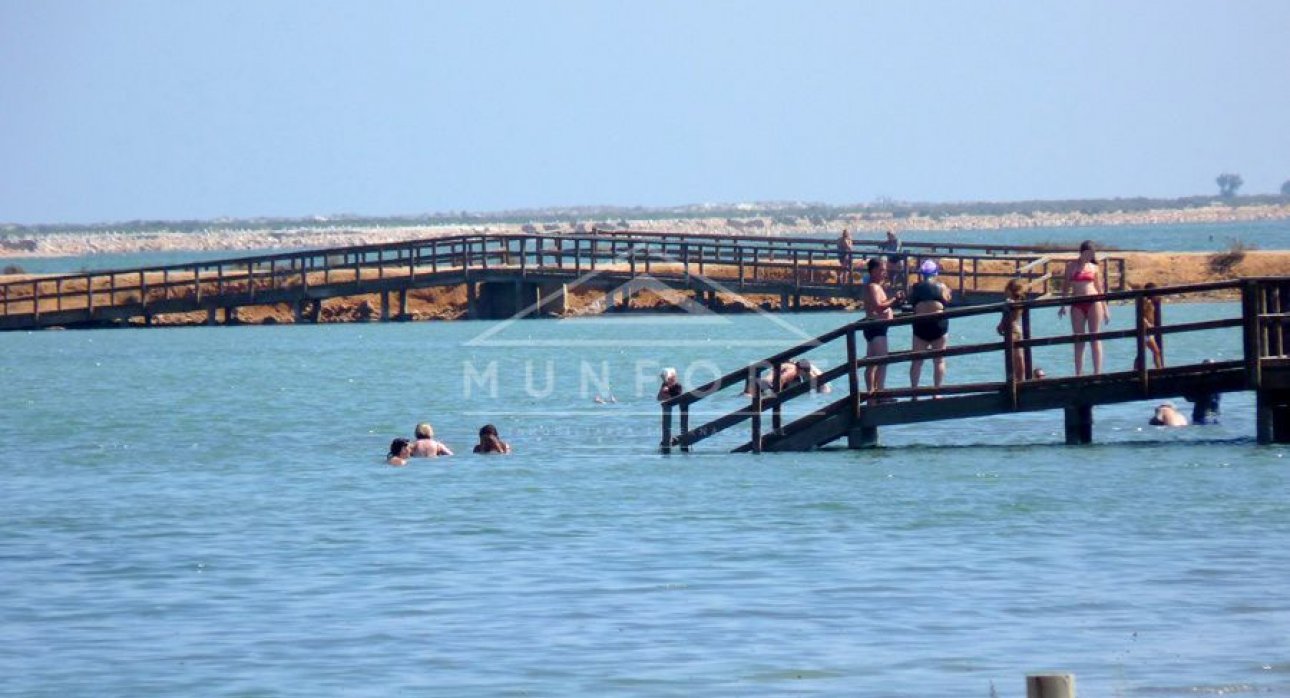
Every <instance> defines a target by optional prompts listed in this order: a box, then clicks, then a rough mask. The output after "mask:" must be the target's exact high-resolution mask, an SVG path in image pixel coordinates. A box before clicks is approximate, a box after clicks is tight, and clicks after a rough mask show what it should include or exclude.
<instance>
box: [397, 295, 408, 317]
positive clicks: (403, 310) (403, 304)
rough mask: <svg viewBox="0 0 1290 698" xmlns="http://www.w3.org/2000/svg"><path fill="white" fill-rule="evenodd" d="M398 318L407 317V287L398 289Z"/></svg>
mask: <svg viewBox="0 0 1290 698" xmlns="http://www.w3.org/2000/svg"><path fill="white" fill-rule="evenodd" d="M399 319H400V320H407V319H408V289H406V288H401V289H399Z"/></svg>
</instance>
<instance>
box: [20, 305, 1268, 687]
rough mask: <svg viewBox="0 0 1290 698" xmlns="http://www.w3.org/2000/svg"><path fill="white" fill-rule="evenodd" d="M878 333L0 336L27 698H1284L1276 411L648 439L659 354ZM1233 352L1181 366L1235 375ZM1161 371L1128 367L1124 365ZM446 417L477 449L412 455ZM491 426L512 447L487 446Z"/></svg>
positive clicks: (822, 356)
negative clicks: (777, 447) (801, 447)
mask: <svg viewBox="0 0 1290 698" xmlns="http://www.w3.org/2000/svg"><path fill="white" fill-rule="evenodd" d="M1112 314H1113V317H1112V324H1111V329H1115V328H1117V327H1127V326H1129V323H1130V322H1131V320H1130V312H1129V309H1128V308H1127V307H1121V306H1117V307H1113V308H1112ZM1236 314H1239V309H1237V308H1236V307H1235V306H1234V305H1232V304H1204V305H1169V306H1166V308H1165V317H1166V320H1167V321H1169V322H1183V321H1192V320H1204V319H1211V318H1218V317H1233V316H1235V315H1236ZM852 319H854V316H850V315H845V314H841V313H827V314H803V315H773V316H770V315H767V316H763V315H747V316H687V317H680V316H625V317H615V318H588V319H575V320H562V321H554V320H546V321H543V320H528V321H518V322H501V323H496V322H457V323H439V322H428V323H411V324H397V323H391V324H366V325H363V324H354V325H326V326H276V327H264V326H255V327H250V326H247V327H190V328H166V329H152V330H146V329H120V330H95V331H64V332H57V331H45V332H34V333H7V334H0V389H2V390H3V399H2V400H0V511H2V512H3V518H2V519H0V588H2V589H3V590H4V594H3V602H2V603H0V694H3V695H15V696H17V695H20V696H65V695H103V696H139V695H211V696H317V695H371V696H386V695H393V694H406V695H442V696H512V695H513V696H520V695H532V696H568V695H586V696H602V695H623V696H693V695H703V696H749V695H785V694H791V695H838V696H857V695H864V696H949V695H954V696H981V697H982V698H987V697H988V696H991V695H998V696H1005V697H1006V696H1022V695H1024V693H1025V689H1024V677H1025V675H1026V674H1027V673H1033V672H1049V671H1054V672H1070V673H1074V674H1075V675H1076V677H1077V683H1078V688H1079V692H1080V695H1082V696H1153V697H1154V696H1195V695H1229V694H1246V693H1248V694H1257V695H1275V696H1290V584H1287V578H1288V577H1290V500H1288V499H1287V491H1288V487H1287V485H1290V457H1288V455H1287V454H1288V453H1290V449H1288V448H1287V447H1285V446H1258V445H1256V444H1255V443H1254V441H1253V438H1252V437H1253V434H1254V420H1253V398H1252V396H1250V395H1249V394H1248V393H1236V394H1229V395H1227V396H1225V397H1224V399H1223V415H1222V420H1223V421H1222V424H1221V425H1218V426H1203V427H1187V428H1181V429H1179V428H1175V429H1167V428H1159V427H1150V426H1147V423H1146V422H1147V419H1148V418H1149V417H1150V415H1151V412H1152V407H1153V406H1154V404H1153V403H1131V404H1124V405H1115V406H1105V407H1098V408H1096V409H1095V419H1096V424H1095V426H1094V438H1095V441H1096V443H1095V444H1094V445H1091V446H1083V447H1067V446H1064V445H1062V441H1063V432H1062V414H1061V412H1060V411H1056V412H1041V413H1030V414H1020V415H1007V416H1001V417H996V418H986V419H974V420H967V421H959V422H947V423H933V424H922V425H913V426H905V427H889V428H883V429H882V430H881V432H880V438H881V443H882V446H881V447H880V448H876V449H872V450H866V451H849V450H846V449H842V448H834V449H827V450H823V451H817V452H812V453H794V454H764V455H761V456H753V455H737V454H731V453H729V452H728V451H729V449H730V448H732V447H734V446H736V445H738V444H739V443H741V442H742V441H745V440H746V439H747V438H748V431H747V424H746V423H745V424H744V425H742V426H741V427H737V428H735V429H732V430H731V431H730V432H727V433H725V434H722V435H720V436H718V437H714V438H712V439H710V440H707V441H704V442H701V443H700V444H698V445H697V446H696V448H695V451H694V452H693V453H688V454H682V453H673V454H671V455H662V454H660V453H659V452H658V449H657V446H656V444H657V443H658V439H659V409H658V406H657V403H656V402H655V401H654V391H655V390H656V388H657V372H658V371H659V370H660V369H661V367H663V366H672V367H675V368H677V369H678V371H679V372H680V373H681V374H682V377H683V380H685V381H686V383H687V385H689V386H694V385H697V384H700V383H702V382H704V381H706V380H708V379H710V378H711V377H712V376H714V375H716V374H717V373H724V372H726V371H733V370H736V369H738V368H739V367H740V366H741V365H742V364H743V363H745V362H748V361H753V360H756V359H759V358H761V357H764V356H768V355H770V354H772V353H774V352H776V351H779V350H781V349H784V348H786V347H788V346H791V345H792V344H794V343H795V342H796V341H798V340H800V339H801V338H803V337H809V336H813V335H815V334H818V333H820V332H823V331H826V330H828V329H830V328H832V327H835V326H837V325H839V324H841V323H843V322H846V321H848V320H852ZM995 320H996V318H994V317H978V318H973V319H961V320H956V321H955V322H954V323H953V324H952V327H951V342H952V343H954V344H968V343H973V342H982V341H990V340H992V339H994V338H996V337H997V335H994V333H993V328H994V324H995ZM1035 326H1036V332H1037V334H1054V333H1058V332H1061V331H1063V328H1064V327H1068V325H1065V324H1064V323H1063V322H1062V321H1059V320H1058V319H1057V318H1056V317H1055V311H1048V312H1042V313H1036V317H1035ZM1238 333H1239V330H1236V329H1233V330H1226V331H1214V332H1207V333H1204V334H1203V335H1197V336H1193V337H1188V336H1177V335H1171V336H1170V337H1169V338H1168V340H1167V342H1166V356H1167V359H1168V360H1169V361H1170V362H1171V363H1182V362H1190V361H1197V360H1199V359H1201V358H1204V357H1207V356H1208V357H1213V358H1216V359H1233V358H1237V357H1239V355H1240V342H1239V337H1238V336H1237V335H1238ZM891 336H892V344H893V346H894V347H897V348H899V347H902V346H904V345H905V343H906V342H907V341H908V330H907V329H904V328H897V329H893V330H892V333H891ZM1070 352H1071V350H1070V347H1069V346H1067V347H1057V348H1053V349H1045V350H1040V351H1037V352H1036V354H1037V359H1036V363H1038V364H1040V365H1042V366H1043V367H1044V368H1045V370H1047V371H1048V372H1049V373H1050V374H1051V375H1059V374H1063V373H1069V372H1070V370H1071V356H1070ZM807 356H809V357H811V358H813V359H814V360H816V361H817V362H818V363H819V364H820V365H821V366H823V367H825V368H827V367H829V366H832V365H836V363H837V362H838V361H840V360H842V358H843V356H844V355H843V354H842V350H841V348H840V347H835V346H833V345H829V346H828V347H824V348H821V349H817V350H815V351H813V352H810V353H808V354H807ZM1132 358H1133V348H1132V343H1131V342H1129V341H1124V342H1114V343H1109V344H1108V346H1107V368H1108V370H1124V369H1127V368H1128V367H1129V365H1130V364H1131V363H1132ZM1002 373H1003V370H1002V365H1001V358H1000V357H998V356H977V357H954V358H951V359H950V362H949V380H950V381H951V382H954V381H976V380H998V379H999V377H1001V376H1002ZM924 374H925V378H924V383H926V382H927V381H929V380H930V374H931V367H930V366H928V367H926V368H925V370H924ZM888 382H889V384H890V385H893V386H900V385H906V384H907V383H908V373H907V371H905V370H904V369H903V368H893V370H892V372H891V376H890V377H889V379H888ZM838 388H839V390H838V392H835V393H834V394H833V395H830V396H820V397H810V398H804V399H801V400H796V401H794V402H795V403H801V404H794V405H792V406H790V408H789V409H788V412H789V415H788V416H789V418H792V417H793V416H795V415H797V414H800V413H802V412H805V411H807V410H809V409H811V408H813V407H818V406H820V405H822V404H825V403H826V402H827V401H828V400H831V399H837V398H838V397H840V394H841V392H843V391H845V380H844V381H841V382H840V383H839V386H838ZM610 395H612V400H613V401H612V402H611V401H610V400H611V398H610ZM597 396H599V397H600V398H601V400H602V401H604V402H605V403H606V404H601V403H598V402H597V401H596V397H597ZM740 404H742V403H741V401H740V400H739V399H738V398H736V397H734V396H733V395H729V394H722V395H718V396H714V397H711V398H708V399H707V400H704V401H703V402H701V403H699V404H698V405H697V406H696V413H695V416H694V423H695V424H696V425H697V424H698V423H699V422H700V421H702V420H705V419H708V418H711V417H714V416H717V415H719V414H722V413H725V412H728V411H731V410H733V409H736V408H738V407H739V405H740ZM1179 407H1180V408H1181V409H1182V411H1183V412H1184V413H1186V412H1187V405H1186V404H1185V403H1181V401H1180V404H1179ZM422 421H429V422H431V423H432V424H433V425H434V428H435V431H436V434H437V436H438V437H439V438H441V439H442V440H444V441H445V442H446V443H447V444H448V445H449V446H451V447H452V448H453V449H455V450H456V452H457V455H455V456H453V457H451V458H440V459H434V460H430V459H424V460H414V461H412V463H411V464H410V465H409V466H408V467H405V468H393V467H390V466H387V465H385V463H384V455H385V452H386V449H387V447H388V445H389V443H390V440H391V439H392V438H394V437H396V436H411V434H412V430H413V427H414V425H415V424H417V423H418V422H422ZM484 423H493V424H495V425H497V427H498V428H499V430H500V431H501V434H502V436H503V438H505V439H507V440H509V441H510V442H511V444H512V446H513V447H514V451H515V452H514V454H513V455H510V456H506V457H482V456H474V455H471V454H470V453H469V451H470V447H471V445H472V444H473V443H474V442H475V433H476V431H477V430H478V428H479V427H480V426H481V425H482V424H484Z"/></svg>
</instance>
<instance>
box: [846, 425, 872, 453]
mask: <svg viewBox="0 0 1290 698" xmlns="http://www.w3.org/2000/svg"><path fill="white" fill-rule="evenodd" d="M877 445H878V427H866V426H859V425H857V426H853V427H851V428H850V429H848V430H847V448H851V449H859V448H873V447H875V446H877Z"/></svg>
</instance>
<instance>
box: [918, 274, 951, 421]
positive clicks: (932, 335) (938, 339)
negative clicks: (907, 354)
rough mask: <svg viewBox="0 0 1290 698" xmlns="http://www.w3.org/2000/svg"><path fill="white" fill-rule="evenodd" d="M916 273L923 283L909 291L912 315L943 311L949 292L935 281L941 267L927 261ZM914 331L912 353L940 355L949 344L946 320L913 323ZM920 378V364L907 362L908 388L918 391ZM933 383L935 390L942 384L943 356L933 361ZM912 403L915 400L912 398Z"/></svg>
mask: <svg viewBox="0 0 1290 698" xmlns="http://www.w3.org/2000/svg"><path fill="white" fill-rule="evenodd" d="M918 270H919V273H920V274H922V276H923V280H922V281H919V282H918V283H916V284H914V287H913V288H911V289H910V290H909V302H910V303H911V304H912V305H913V306H914V315H915V316H918V315H927V314H929V313H939V312H941V311H943V310H945V306H946V305H947V304H949V302H950V289H949V287H948V286H946V285H945V284H943V283H941V282H940V281H937V280H936V275H937V274H939V273H940V271H941V270H940V267H939V266H937V264H936V262H934V261H932V260H930V259H928V260H924V261H923V263H922V265H921V266H919V268H918ZM913 328H914V345H913V350H914V351H916V352H918V351H940V350H941V349H944V348H945V346H946V345H947V344H948V343H949V334H948V333H949V331H950V321H949V320H946V319H945V318H927V319H922V320H917V319H916V320H914V322H913ZM922 374H923V360H922V359H914V360H912V361H910V362H909V385H910V386H911V387H914V388H917V387H918V381H919V379H920V378H922ZM932 382H933V384H934V385H935V386H936V387H937V388H939V387H941V384H942V383H944V382H945V357H944V356H938V357H936V358H934V359H932ZM914 399H915V400H917V399H918V397H917V396H915V397H914Z"/></svg>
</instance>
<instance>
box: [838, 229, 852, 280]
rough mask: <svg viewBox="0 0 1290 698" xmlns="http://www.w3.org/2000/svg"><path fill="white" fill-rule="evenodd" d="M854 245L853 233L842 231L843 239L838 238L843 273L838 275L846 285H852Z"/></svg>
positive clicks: (839, 258) (839, 261) (839, 259)
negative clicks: (852, 240)
mask: <svg viewBox="0 0 1290 698" xmlns="http://www.w3.org/2000/svg"><path fill="white" fill-rule="evenodd" d="M854 249H855V246H854V244H853V243H852V242H851V231H850V230H847V229H846V228H843V229H842V237H839V238H838V265H839V266H841V267H842V271H841V272H839V273H838V280H839V281H841V282H842V283H844V284H849V283H851V275H852V272H853V271H854V269H852V266H851V265H852V263H853V262H852V259H853V250H854Z"/></svg>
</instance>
